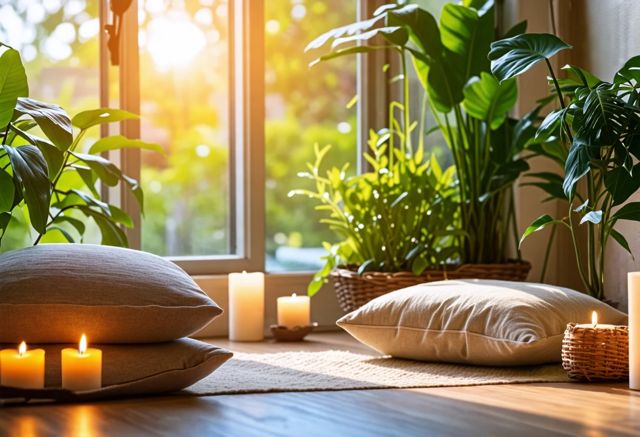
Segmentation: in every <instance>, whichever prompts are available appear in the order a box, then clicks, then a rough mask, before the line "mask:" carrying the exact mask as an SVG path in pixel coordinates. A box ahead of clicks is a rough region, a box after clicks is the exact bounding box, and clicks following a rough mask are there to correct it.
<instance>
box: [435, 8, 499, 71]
mask: <svg viewBox="0 0 640 437" xmlns="http://www.w3.org/2000/svg"><path fill="white" fill-rule="evenodd" d="M493 11H494V8H493V1H489V2H486V3H485V4H484V6H483V8H482V9H481V10H480V11H477V10H476V9H474V8H471V7H466V6H463V5H457V4H453V3H447V4H446V5H444V7H443V8H442V12H441V14H440V29H441V30H440V32H441V35H442V44H443V45H444V46H445V47H446V48H447V49H448V50H450V51H451V52H452V53H454V54H455V55H454V56H453V57H452V58H455V60H456V62H455V63H454V64H453V65H452V64H449V65H448V67H449V68H450V69H453V68H455V69H458V70H459V71H460V72H461V74H462V78H463V80H464V82H466V81H467V80H468V79H469V78H471V77H473V76H477V75H479V74H480V72H482V71H489V60H488V59H487V53H488V51H489V47H490V44H491V41H493V36H494V32H495V30H494V13H493Z"/></svg>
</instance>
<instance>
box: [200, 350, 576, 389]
mask: <svg viewBox="0 0 640 437" xmlns="http://www.w3.org/2000/svg"><path fill="white" fill-rule="evenodd" d="M566 381H568V379H567V376H566V374H565V372H564V371H563V370H562V367H561V366H560V365H559V364H554V365H546V366H534V367H512V368H498V367H473V366H461V365H453V364H435V363H421V362H417V361H409V360H400V359H395V358H389V357H372V356H371V355H359V354H354V353H351V352H345V351H324V352H281V353H271V354H255V353H251V354H250V353H236V354H235V355H234V357H233V358H232V359H231V360H229V361H228V362H227V363H225V364H224V365H223V366H222V367H221V368H220V369H218V370H217V371H215V372H214V373H213V374H211V375H209V376H208V377H207V378H205V379H203V380H202V381H200V382H198V383H197V384H195V385H193V386H191V387H190V388H189V389H188V394H193V395H196V396H204V395H217V394H232V393H263V392H286V391H318V390H354V389H379V388H416V387H452V386H464V385H486V384H513V383H525V382H566Z"/></svg>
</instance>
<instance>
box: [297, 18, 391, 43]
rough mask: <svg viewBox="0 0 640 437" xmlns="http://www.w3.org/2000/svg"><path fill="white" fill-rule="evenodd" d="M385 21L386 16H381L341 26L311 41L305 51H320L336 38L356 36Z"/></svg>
mask: <svg viewBox="0 0 640 437" xmlns="http://www.w3.org/2000/svg"><path fill="white" fill-rule="evenodd" d="M384 19H385V14H380V15H378V16H375V17H373V18H370V19H368V20H363V21H357V22H355V23H352V24H347V25H346V26H341V27H337V28H335V29H331V30H329V31H328V32H325V33H323V34H322V35H320V36H319V37H317V38H315V39H314V40H313V41H311V42H310V43H309V44H308V45H307V47H305V49H304V51H305V52H307V51H309V50H314V49H318V48H320V47H322V46H323V45H325V44H326V43H327V42H329V41H331V40H333V39H336V38H341V37H343V36H345V35H356V34H357V33H359V32H362V31H365V30H369V29H371V28H372V27H374V26H375V25H376V24H378V22H379V21H382V20H384Z"/></svg>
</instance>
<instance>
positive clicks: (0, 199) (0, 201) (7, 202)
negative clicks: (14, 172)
mask: <svg viewBox="0 0 640 437" xmlns="http://www.w3.org/2000/svg"><path fill="white" fill-rule="evenodd" d="M15 192H16V187H15V184H14V182H13V178H12V177H11V175H10V174H9V173H7V172H6V171H4V170H2V169H0V213H4V212H8V211H11V210H12V209H13V206H14V205H13V201H14V199H15Z"/></svg>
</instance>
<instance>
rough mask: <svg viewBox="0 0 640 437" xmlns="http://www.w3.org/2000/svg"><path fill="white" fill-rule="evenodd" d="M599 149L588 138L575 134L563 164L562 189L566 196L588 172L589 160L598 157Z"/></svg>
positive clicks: (569, 194)
mask: <svg viewBox="0 0 640 437" xmlns="http://www.w3.org/2000/svg"><path fill="white" fill-rule="evenodd" d="M599 151H600V148H599V147H597V146H594V145H593V144H591V143H590V142H589V140H588V138H584V137H582V136H579V135H576V136H575V138H574V139H573V144H572V145H571V149H569V154H568V155H567V161H566V162H565V166H564V183H563V184H562V189H563V190H564V192H565V194H566V195H567V197H569V196H571V193H572V192H573V189H574V187H575V185H576V184H577V183H578V181H579V180H580V179H581V178H582V177H583V176H584V175H586V174H587V173H589V171H590V170H591V167H590V163H591V160H592V159H595V158H597V157H598V154H599Z"/></svg>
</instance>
